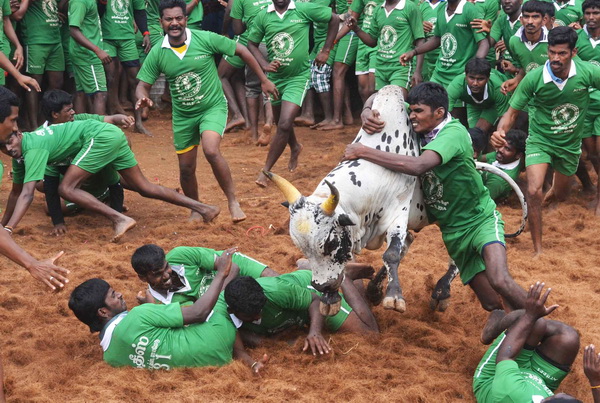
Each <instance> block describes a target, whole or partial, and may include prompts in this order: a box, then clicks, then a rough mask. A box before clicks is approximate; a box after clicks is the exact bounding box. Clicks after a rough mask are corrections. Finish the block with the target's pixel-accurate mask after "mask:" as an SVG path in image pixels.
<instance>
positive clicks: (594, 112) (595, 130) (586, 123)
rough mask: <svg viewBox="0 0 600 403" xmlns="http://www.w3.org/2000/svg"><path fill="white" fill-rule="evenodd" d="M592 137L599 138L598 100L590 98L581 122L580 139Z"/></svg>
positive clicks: (599, 110)
mask: <svg viewBox="0 0 600 403" xmlns="http://www.w3.org/2000/svg"><path fill="white" fill-rule="evenodd" d="M592 136H600V100H598V99H594V98H593V97H590V105H589V106H588V110H587V113H586V114H585V118H584V120H583V136H582V138H584V139H586V138H588V137H592Z"/></svg>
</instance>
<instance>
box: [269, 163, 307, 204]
mask: <svg viewBox="0 0 600 403" xmlns="http://www.w3.org/2000/svg"><path fill="white" fill-rule="evenodd" d="M263 173H264V174H265V175H266V176H267V178H269V179H270V180H271V181H272V182H273V183H275V184H276V185H277V187H278V188H279V190H281V193H283V195H284V196H285V198H286V200H287V201H288V203H290V205H292V204H294V203H295V202H296V201H297V200H298V199H299V198H300V197H301V196H302V193H300V191H298V189H296V187H295V186H294V185H292V184H291V183H290V182H288V181H287V180H286V179H284V178H282V177H281V176H279V175H276V174H274V173H273V172H268V171H263Z"/></svg>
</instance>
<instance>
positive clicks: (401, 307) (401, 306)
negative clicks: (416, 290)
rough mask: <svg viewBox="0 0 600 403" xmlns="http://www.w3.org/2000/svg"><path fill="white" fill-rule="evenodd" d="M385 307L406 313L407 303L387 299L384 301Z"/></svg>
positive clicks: (391, 298) (392, 298) (401, 300)
mask: <svg viewBox="0 0 600 403" xmlns="http://www.w3.org/2000/svg"><path fill="white" fill-rule="evenodd" d="M383 307H384V308H385V309H393V310H394V311H398V312H400V313H403V312H404V311H406V301H404V299H402V298H394V297H385V298H384V299H383Z"/></svg>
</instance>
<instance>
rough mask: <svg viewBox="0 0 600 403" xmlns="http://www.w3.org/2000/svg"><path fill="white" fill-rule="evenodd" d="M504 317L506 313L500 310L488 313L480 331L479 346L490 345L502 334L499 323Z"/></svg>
mask: <svg viewBox="0 0 600 403" xmlns="http://www.w3.org/2000/svg"><path fill="white" fill-rule="evenodd" d="M505 316H506V312H504V311H503V310H502V309H495V310H493V311H492V312H491V313H490V316H489V317H488V320H487V322H486V323H485V326H484V327H483V330H482V331H481V337H480V341H481V344H485V345H486V346H487V345H488V344H491V343H492V342H493V341H494V340H495V339H496V337H498V336H499V335H500V333H502V331H503V330H504V329H502V328H501V327H500V323H501V321H502V318H504V317H505Z"/></svg>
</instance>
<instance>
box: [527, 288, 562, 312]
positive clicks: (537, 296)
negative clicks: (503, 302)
mask: <svg viewBox="0 0 600 403" xmlns="http://www.w3.org/2000/svg"><path fill="white" fill-rule="evenodd" d="M545 285H546V284H545V283H540V282H539V281H538V282H537V283H535V284H532V285H531V287H529V292H528V293H527V300H526V301H525V314H526V315H529V316H530V317H532V318H535V319H538V318H542V317H544V316H547V315H550V314H551V313H552V312H554V310H555V309H556V308H558V305H552V306H550V307H548V308H546V305H545V304H546V301H547V300H548V295H550V291H552V288H548V289H547V290H546V292H545V293H542V291H543V290H544V286H545Z"/></svg>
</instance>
